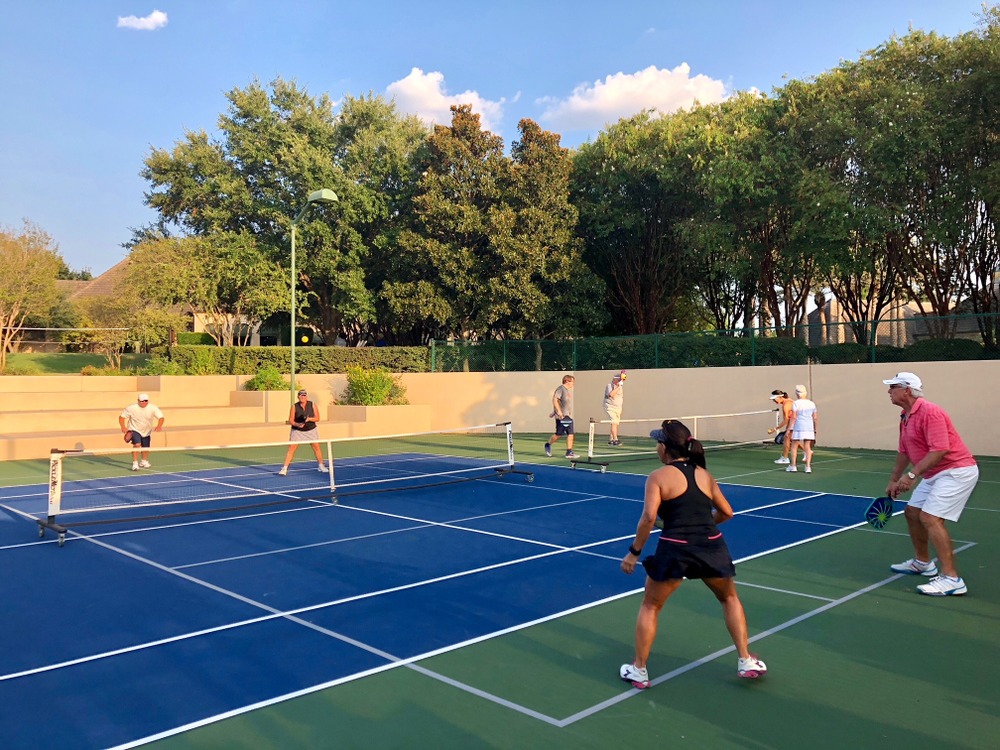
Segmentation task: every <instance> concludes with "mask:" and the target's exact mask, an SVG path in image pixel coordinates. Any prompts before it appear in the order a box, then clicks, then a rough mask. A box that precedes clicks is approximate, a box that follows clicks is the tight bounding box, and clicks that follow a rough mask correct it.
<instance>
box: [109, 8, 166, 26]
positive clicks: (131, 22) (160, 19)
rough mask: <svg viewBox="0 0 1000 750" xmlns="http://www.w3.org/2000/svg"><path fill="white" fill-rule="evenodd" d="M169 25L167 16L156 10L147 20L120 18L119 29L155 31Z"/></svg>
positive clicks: (131, 17) (133, 17) (134, 17)
mask: <svg viewBox="0 0 1000 750" xmlns="http://www.w3.org/2000/svg"><path fill="white" fill-rule="evenodd" d="M166 25H167V14H166V13H164V12H163V11H162V10H154V11H153V12H152V13H150V14H149V15H148V16H146V17H145V18H139V17H138V16H118V28H119V29H136V30H138V31H155V30H156V29H159V28H162V27H164V26H166Z"/></svg>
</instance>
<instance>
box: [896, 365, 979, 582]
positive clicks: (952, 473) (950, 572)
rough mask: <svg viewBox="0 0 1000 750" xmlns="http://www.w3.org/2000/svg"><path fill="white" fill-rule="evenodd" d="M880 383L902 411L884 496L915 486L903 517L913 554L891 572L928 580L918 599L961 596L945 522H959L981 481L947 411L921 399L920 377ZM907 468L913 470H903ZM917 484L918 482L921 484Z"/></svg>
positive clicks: (906, 375)
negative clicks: (935, 558)
mask: <svg viewBox="0 0 1000 750" xmlns="http://www.w3.org/2000/svg"><path fill="white" fill-rule="evenodd" d="M882 382H883V383H885V384H886V385H887V386H889V400H890V401H891V402H892V403H893V404H894V405H896V406H898V407H900V408H901V409H902V410H903V412H902V414H900V417H899V453H898V454H896V465H895V466H894V467H893V469H892V476H891V477H890V479H889V485H888V486H887V487H886V489H885V493H886V494H887V495H888V496H889V497H898V496H899V495H900V494H902V493H904V492H909V491H910V490H911V489H913V488H914V486H916V489H913V494H912V495H911V496H910V501H909V503H907V506H906V511H905V513H904V515H905V516H906V525H907V527H908V528H909V531H910V541H911V542H912V543H913V552H914V554H913V557H912V558H910V559H909V560H906V561H905V562H901V563H898V564H896V565H892V566H890V567H891V568H892V569H893V570H894V571H895V572H897V573H906V574H908V575H922V576H928V577H930V579H931V580H930V581H928V582H927V583H925V584H923V585H920V586H917V590H918V591H919V592H920V593H921V594H927V595H928V596H959V595H961V594H964V593H966V592H967V591H968V590H969V589H968V588H967V587H966V585H965V581H963V580H962V578H961V576H959V575H958V571H957V570H956V569H955V555H954V552H953V551H952V547H951V537H950V536H949V535H948V530H947V529H946V528H945V525H944V522H945V521H946V520H947V521H957V520H958V519H959V517H960V516H961V515H962V511H963V510H964V509H965V503H966V502H968V500H969V495H971V494H972V490H973V489H975V487H976V482H977V481H979V467H978V466H977V465H976V459H975V458H973V457H972V454H971V453H970V452H969V449H968V448H966V447H965V443H963V442H962V438H960V437H959V436H958V433H957V432H955V427H954V426H953V425H952V423H951V418H950V417H949V416H948V414H947V412H945V410H944V409H942V408H941V407H940V406H938V405H937V404H932V403H931V402H930V401H928V400H926V399H925V398H924V397H923V396H924V392H923V390H922V388H923V383H921V382H920V378H918V377H917V376H916V375H914V374H913V373H912V372H900V373H897V374H896V376H895V377H894V378H890V379H889V380H883V381H882ZM908 466H912V467H913V468H912V469H910V471H906V468H907V467H908ZM918 479H922V481H921V482H920V484H917V480H918ZM929 544H933V545H934V549H935V550H937V554H938V563H939V564H940V573H941V574H940V575H938V570H939V569H938V566H936V565H935V564H934V561H933V560H931V555H930V549H929Z"/></svg>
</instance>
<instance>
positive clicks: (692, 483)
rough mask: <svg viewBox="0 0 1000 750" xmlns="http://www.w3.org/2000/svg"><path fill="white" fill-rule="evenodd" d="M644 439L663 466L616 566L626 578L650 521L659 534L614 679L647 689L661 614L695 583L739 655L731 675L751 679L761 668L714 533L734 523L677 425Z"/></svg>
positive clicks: (696, 446)
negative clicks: (705, 591)
mask: <svg viewBox="0 0 1000 750" xmlns="http://www.w3.org/2000/svg"><path fill="white" fill-rule="evenodd" d="M650 437H651V438H653V439H654V440H656V441H657V446H656V450H657V454H658V455H659V457H660V461H662V462H663V464H664V466H662V467H660V468H659V469H656V470H655V471H653V472H652V473H651V474H650V475H649V477H648V478H647V480H646V493H645V502H644V504H643V511H642V516H641V517H640V519H639V524H638V526H637V527H636V531H635V539H634V541H633V542H632V544H631V545H630V546H629V550H628V554H627V555H625V557H624V558H623V559H622V562H621V568H622V570H623V571H624V572H625V573H628V574H631V573H633V572H634V571H635V568H636V563H637V562H638V561H639V555H640V554H641V553H642V548H643V546H644V545H645V544H646V540H647V539H648V538H649V536H650V534H651V533H652V532H653V528H654V526H655V525H656V522H657V519H660V520H661V521H662V523H663V530H662V531H661V532H660V538H659V540H658V542H657V545H656V552H655V553H654V554H652V555H649V556H647V557H646V558H645V559H644V560H643V561H642V566H643V568H645V570H646V575H647V577H646V591H645V594H644V596H643V599H642V604H641V605H640V607H639V616H638V618H637V619H636V624H635V659H634V660H633V662H632V663H630V664H623V665H622V666H621V669H620V670H619V676H620V677H621V678H622V679H623V680H624V681H625V682H629V683H631V684H632V686H633V687H636V688H640V689H641V688H648V687H649V686H650V681H649V673H648V671H647V670H646V661H647V659H648V658H649V652H650V650H651V649H652V647H653V641H654V640H655V639H656V630H657V626H658V623H659V617H660V610H661V609H663V605H664V604H665V603H666V601H667V599H669V598H670V595H671V594H673V593H674V591H676V590H677V588H678V586H680V585H681V582H682V581H683V580H684V579H685V578H689V579H695V578H700V579H701V580H702V581H703V582H704V583H705V585H706V586H708V588H709V589H711V591H712V593H713V594H715V597H716V598H717V599H718V600H719V603H720V604H722V613H723V617H724V619H725V622H726V628H727V629H728V630H729V635H730V636H731V637H732V639H733V644H734V645H735V646H736V652H737V654H738V660H737V665H736V669H737V674H739V676H740V677H747V678H757V677H760V676H761V675H763V674H764V673H765V672H767V666H766V665H765V664H764V662H762V661H761V660H760V659H758V658H756V657H755V656H753V655H752V654H751V653H750V651H749V646H748V636H747V620H746V614H745V613H744V611H743V604H742V602H740V598H739V595H738V594H737V593H736V583H735V581H734V580H733V579H734V577H735V575H736V568H735V566H734V565H733V559H732V556H731V555H730V554H729V548H728V547H727V546H726V542H725V540H724V539H723V538H722V534H721V533H720V532H719V529H718V525H719V524H721V523H723V522H724V521H728V520H729V519H731V518H732V517H733V509H732V507H731V506H730V505H729V502H728V501H727V500H726V498H725V496H724V495H723V494H722V490H721V489H719V485H718V483H717V482H716V481H715V479H714V478H713V477H712V475H711V474H709V473H708V470H707V469H706V468H705V449H704V447H703V446H702V444H701V443H700V442H698V440H696V439H695V438H694V437H692V435H691V431H690V430H688V428H687V427H685V426H684V425H683V424H682V423H681V422H678V421H677V420H674V419H668V420H665V421H664V422H663V425H662V427H661V429H659V430H653V432H651V433H650Z"/></svg>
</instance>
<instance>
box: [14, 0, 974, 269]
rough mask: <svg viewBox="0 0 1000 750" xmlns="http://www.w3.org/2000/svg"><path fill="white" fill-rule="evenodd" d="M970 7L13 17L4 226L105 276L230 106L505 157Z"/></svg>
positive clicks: (841, 3)
mask: <svg viewBox="0 0 1000 750" xmlns="http://www.w3.org/2000/svg"><path fill="white" fill-rule="evenodd" d="M980 9H981V0H809V1H808V2H803V0H770V1H769V0H757V1H756V2H754V1H751V0H746V1H744V2H740V1H738V0H649V1H647V0H631V1H630V0H619V1H618V2H607V0H605V1H604V2H593V1H592V0H569V1H563V0H533V1H527V0H507V1H505V0H495V1H494V2H492V3H490V2H474V1H469V0H466V1H465V2H457V1H455V0H425V1H424V2H406V0H395V1H394V2H387V1H384V0H360V1H359V0H355V1H353V2H342V1H341V0H327V1H326V2H323V1H322V0H281V1H278V0H275V1H268V0H140V1H135V0H114V1H112V0H79V1H77V0H9V1H8V2H6V3H4V7H3V8H2V10H0V80H3V81H4V84H5V86H4V98H5V106H4V107H3V113H2V114H0V225H2V226H4V227H6V228H8V229H15V230H16V229H19V228H20V226H21V222H22V220H23V219H29V220H30V221H32V222H33V223H35V224H37V225H38V226H40V227H41V228H42V229H44V230H45V231H47V232H48V233H49V234H50V235H52V237H53V238H54V239H55V241H56V242H57V243H58V245H59V249H60V252H61V253H62V255H63V257H64V258H65V259H66V262H67V263H68V264H69V265H70V267H72V268H75V269H83V268H89V269H90V270H91V271H92V272H93V273H94V274H95V275H97V274H99V273H102V272H103V271H105V270H107V269H108V268H110V267H111V266H112V265H114V264H115V263H117V262H118V261H119V260H121V259H122V258H123V257H124V256H125V250H123V249H122V247H121V243H122V242H124V241H126V240H128V238H129V237H130V234H131V233H130V231H129V228H130V227H139V226H143V225H145V224H147V223H149V222H151V221H152V220H153V219H154V218H155V216H154V214H153V212H152V211H150V210H149V209H148V208H146V206H145V204H144V193H145V191H146V189H147V187H148V185H147V183H146V182H145V181H144V180H142V179H141V178H140V177H139V172H140V170H141V169H142V166H143V160H144V159H145V157H146V156H147V155H148V154H149V152H150V149H151V148H170V147H172V146H173V144H174V143H176V142H177V141H178V140H181V139H182V138H183V137H184V133H185V132H186V131H188V130H207V131H209V132H210V133H214V132H215V124H216V121H217V119H218V117H219V115H220V114H222V113H223V112H225V110H226V105H227V102H226V99H225V93H226V92H227V91H230V90H232V89H234V88H244V87H246V86H247V85H248V84H249V83H251V82H252V81H253V80H255V79H256V80H259V81H261V82H262V83H264V84H267V83H269V82H270V81H272V80H274V79H275V78H277V77H281V78H285V79H288V80H291V79H294V80H296V81H297V82H298V83H299V84H300V85H302V86H304V87H305V88H306V89H307V90H308V91H309V92H310V93H311V94H313V95H315V96H319V95H320V94H323V93H327V94H329V95H330V97H331V98H332V99H333V100H334V101H339V100H340V99H341V98H342V97H343V95H344V94H345V93H346V94H352V95H354V96H360V95H365V94H367V93H369V92H375V93H379V94H384V95H386V96H390V97H393V98H395V100H396V102H397V105H398V106H399V108H400V109H401V110H403V111H405V112H412V113H414V114H417V115H419V116H420V117H422V118H423V119H425V120H426V121H428V122H432V121H436V122H442V123H447V122H449V121H450V116H449V112H448V107H449V105H451V104H453V103H465V102H468V103H472V104H473V106H474V108H475V109H476V110H477V111H478V112H480V114H481V115H482V117H483V121H484V123H485V124H486V126H487V127H489V129H490V130H492V131H493V132H495V133H498V134H499V135H501V136H503V138H504V140H505V142H507V143H508V144H509V143H510V140H511V139H512V138H513V137H514V136H515V135H516V133H517V129H516V128H517V122H518V120H520V119H521V118H523V117H529V118H532V119H534V120H535V121H536V122H538V123H539V124H541V125H542V126H543V127H545V128H546V129H549V130H552V131H554V132H557V133H560V134H561V135H562V137H563V141H562V142H563V144H564V145H566V146H576V145H579V144H580V143H582V142H584V141H586V140H588V139H591V138H593V137H594V136H595V135H596V133H597V132H599V131H600V130H601V128H602V127H603V125H605V124H606V123H609V122H614V121H616V120H618V119H619V118H620V117H623V116H629V115H631V114H634V113H635V112H637V111H640V110H642V109H647V108H650V107H655V108H657V109H660V110H663V111H671V110H672V109H676V108H678V107H685V106H689V105H690V104H691V102H692V101H693V100H694V99H695V98H697V99H699V100H701V101H718V100H720V99H722V98H724V97H726V96H728V95H731V94H732V93H733V92H735V91H743V90H748V89H757V90H760V91H766V92H769V91H771V90H772V89H773V88H776V87H780V86H782V84H783V82H784V81H785V80H786V79H787V78H808V77H811V76H815V75H818V74H820V73H822V72H823V71H825V70H828V69H830V68H831V67H833V66H835V65H837V63H838V62H839V61H840V60H842V59H848V60H850V59H857V58H858V57H859V56H860V54H861V53H863V52H864V51H866V50H869V49H871V48H873V47H875V46H877V45H879V44H880V43H882V42H884V41H885V40H887V39H888V38H890V37H891V36H892V35H893V34H900V35H902V34H905V33H906V32H907V31H908V29H909V28H910V27H913V28H919V29H924V30H934V31H937V32H938V33H941V34H945V35H947V36H953V35H955V34H958V33H961V32H964V31H969V30H972V29H974V28H975V26H976V23H977V21H976V16H977V14H978V13H979V12H980Z"/></svg>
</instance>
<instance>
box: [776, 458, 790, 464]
mask: <svg viewBox="0 0 1000 750" xmlns="http://www.w3.org/2000/svg"><path fill="white" fill-rule="evenodd" d="M774 463H776V464H790V463H791V461H790V460H789V459H787V458H785V457H784V456H782V457H781V458H777V459H775V460H774Z"/></svg>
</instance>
